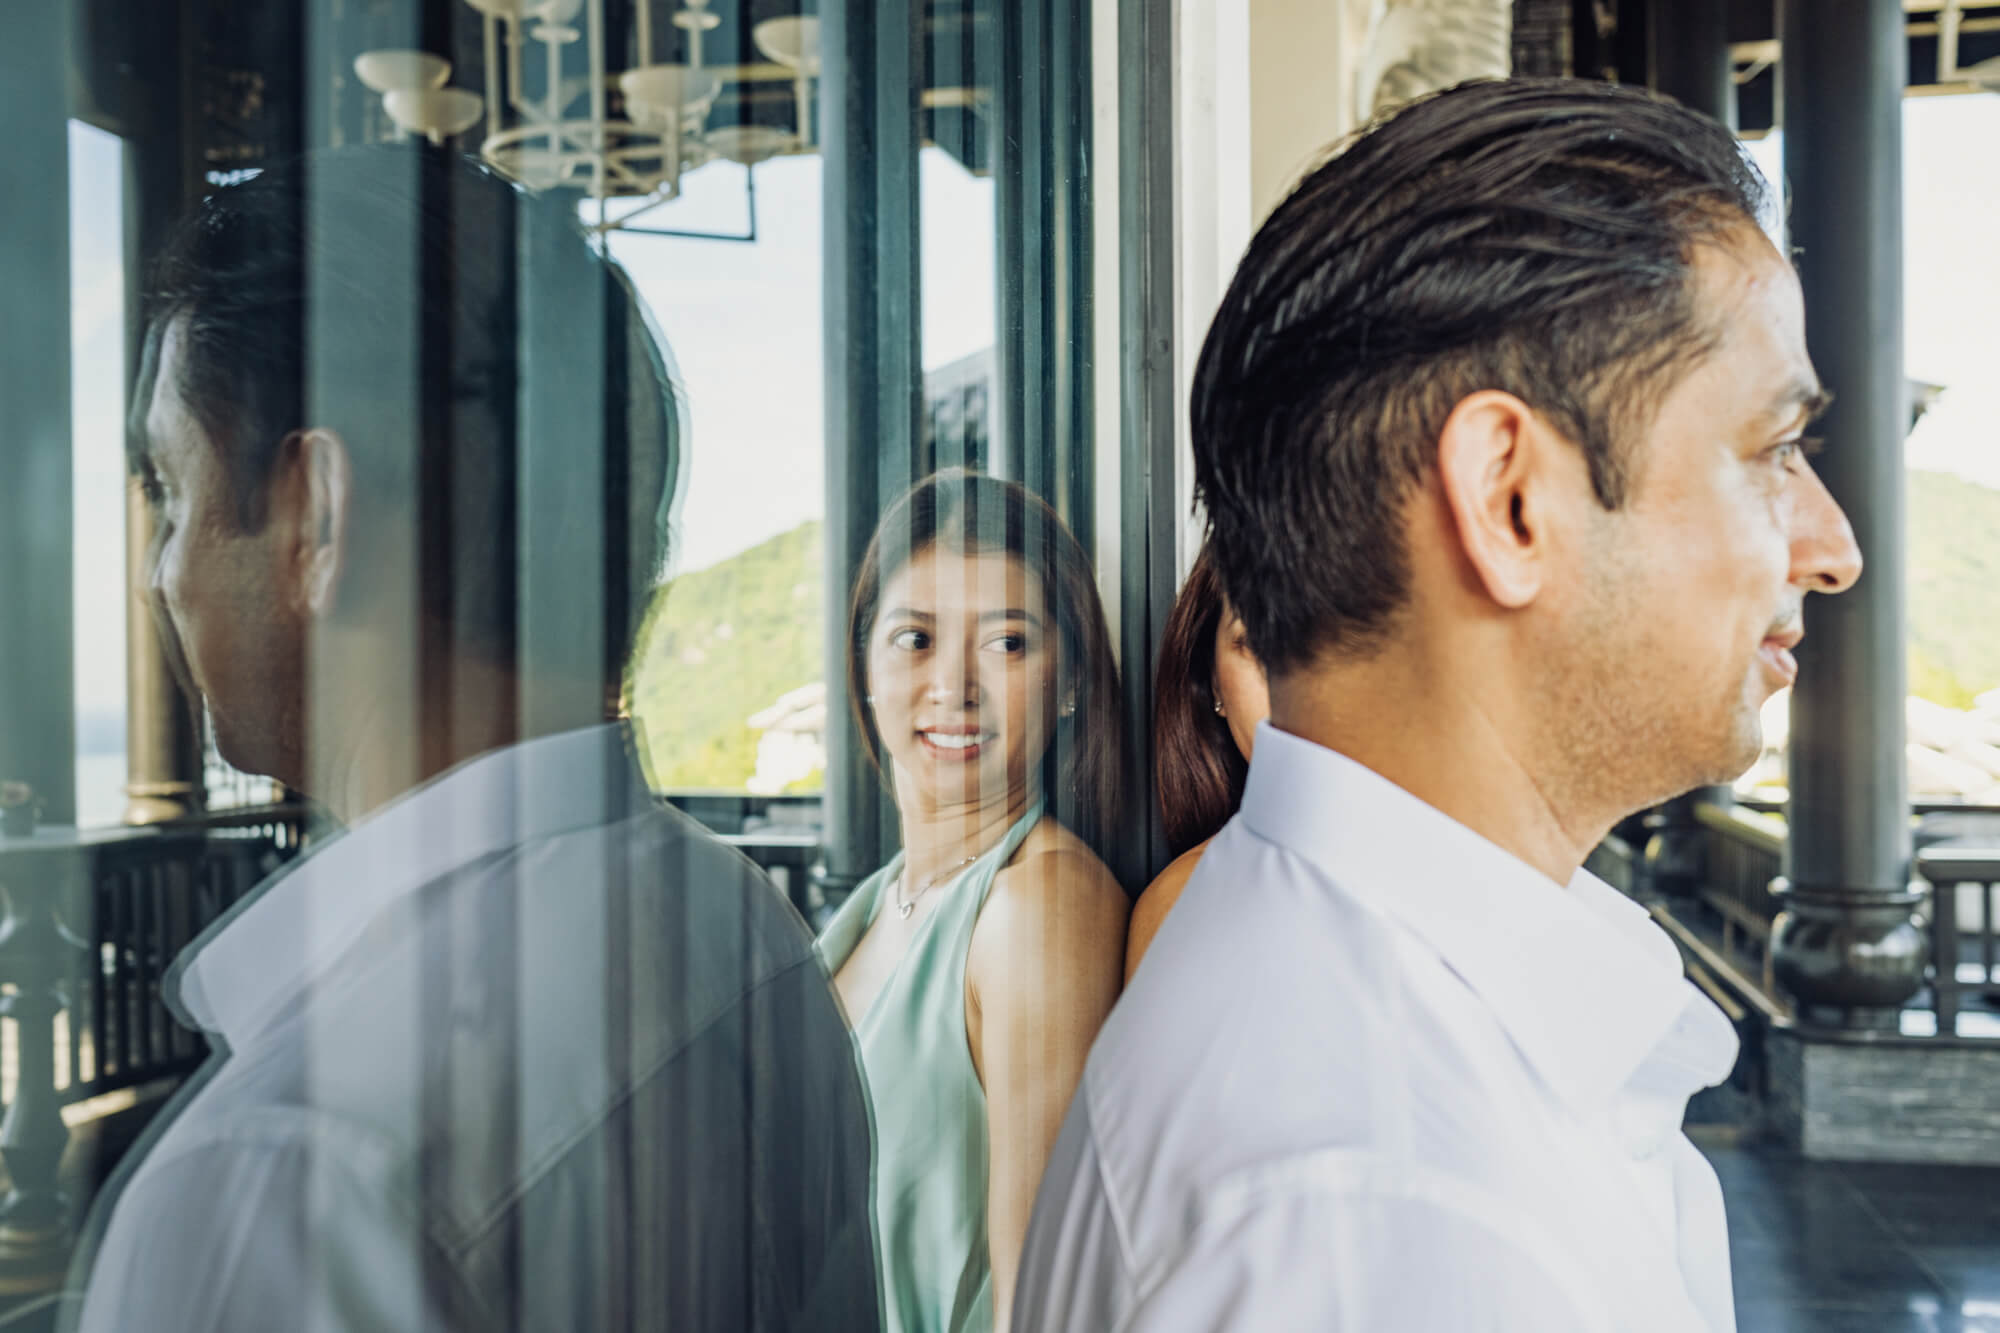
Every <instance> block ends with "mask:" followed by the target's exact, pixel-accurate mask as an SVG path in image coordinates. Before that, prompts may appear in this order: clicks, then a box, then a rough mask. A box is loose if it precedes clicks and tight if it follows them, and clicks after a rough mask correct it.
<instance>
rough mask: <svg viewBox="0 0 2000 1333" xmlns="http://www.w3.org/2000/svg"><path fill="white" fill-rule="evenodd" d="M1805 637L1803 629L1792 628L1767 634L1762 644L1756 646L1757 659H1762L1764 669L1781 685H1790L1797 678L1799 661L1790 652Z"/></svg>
mask: <svg viewBox="0 0 2000 1333" xmlns="http://www.w3.org/2000/svg"><path fill="white" fill-rule="evenodd" d="M1805 636H1806V635H1805V631H1804V630H1803V629H1799V628H1797V627H1792V628H1788V629H1784V630H1780V631H1779V632H1777V633H1775V634H1767V635H1766V636H1764V642H1763V643H1762V644H1760V645H1758V648H1757V655H1758V657H1760V658H1762V659H1763V662H1764V665H1765V667H1766V668H1767V669H1768V670H1769V671H1770V673H1771V674H1772V675H1773V676H1776V677H1777V678H1778V679H1779V681H1781V682H1782V683H1783V684H1786V685H1790V684H1791V683H1792V682H1793V681H1795V680H1797V679H1798V678H1799V659H1798V658H1796V657H1794V656H1793V655H1792V650H1793V649H1794V648H1797V647H1798V646H1799V640H1801V639H1803V638H1805Z"/></svg>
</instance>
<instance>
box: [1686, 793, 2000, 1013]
mask: <svg viewBox="0 0 2000 1333" xmlns="http://www.w3.org/2000/svg"><path fill="white" fill-rule="evenodd" d="M1915 813H1916V814H1917V815H1919V816H1920V817H1921V816H1929V815H1956V814H1974V815H1977V814H1987V813H1995V812H1994V811H1992V810H1991V809H1989V808H1986V807H1974V806H1968V805H1963V804H1940V803H1924V804H1922V805H1920V806H1919V807H1918V808H1917V810H1916V811H1915ZM1695 817H1696V819H1697V820H1698V821H1699V822H1700V823H1701V825H1702V827H1703V828H1704V829H1706V830H1707V831H1708V833H1709V835H1710V836H1709V838H1708V840H1707V843H1706V846H1705V849H1704V857H1703V860H1704V866H1703V874H1702V876H1701V882H1700V887H1699V888H1698V889H1697V890H1696V892H1695V898H1696V902H1697V904H1698V908H1697V912H1698V914H1703V915H1706V916H1707V917H1708V918H1709V924H1710V925H1712V927H1713V933H1712V935H1711V938H1712V939H1713V938H1714V936H1719V948H1717V950H1716V952H1717V953H1718V955H1719V956H1720V958H1721V959H1723V960H1725V961H1726V962H1727V964H1728V965H1729V966H1730V967H1731V968H1733V969H1734V970H1736V971H1737V972H1739V973H1741V974H1743V975H1745V976H1746V977H1749V978H1753V979H1754V980H1755V982H1756V984H1757V986H1758V988H1759V989H1760V990H1761V991H1762V992H1763V994H1764V996H1765V997H1767V998H1769V999H1771V1000H1772V1001H1774V1002H1776V1003H1778V1004H1780V1005H1782V1004H1783V1003H1784V997H1783V996H1781V995H1780V994H1779V992H1778V989H1777V987H1776V985H1775V983H1774V979H1773V976H1772V965H1771V947H1770V945H1771V930H1772V924H1773V922H1774V921H1775V919H1776V917H1777V915H1778V912H1779V911H1780V908H1781V904H1780V902H1779V900H1778V899H1777V897H1776V896H1775V895H1774V894H1772V892H1771V882H1772V881H1773V880H1774V879H1775V878H1776V877H1777V876H1778V875H1779V874H1780V873H1782V869H1783V864H1784V856H1785V838H1786V832H1785V823H1784V820H1783V819H1782V818H1781V817H1779V816H1778V815H1776V814H1773V813H1771V812H1769V811H1768V810H1765V809H1761V808H1755V807H1752V806H1749V805H1746V804H1735V805H1718V804H1712V803H1703V804H1701V805H1699V806H1697V807H1696V811H1695ZM1915 868H1916V872H1917V875H1918V877H1919V878H1921V879H1922V880H1923V881H1924V882H1925V883H1926V884H1928V885H1929V886H1930V888H1931V895H1930V902H1929V904H1928V905H1927V906H1926V907H1925V908H1922V909H1920V910H1919V916H1920V917H1923V918H1926V920H1925V922H1924V924H1925V928H1926V929H1927V930H1928V931H1929V934H1930V943H1931V964H1930V969H1929V977H1928V979H1929V995H1928V997H1926V996H1924V995H1923V994H1922V993H1921V992H1920V993H1919V997H1918V999H1917V1001H1916V1002H1915V1004H1916V1006H1917V1007H1919V1008H1922V1007H1925V1000H1926V999H1928V1007H1929V1008H1931V1009H1932V1010H1933V1011H1934V1012H1935V1014H1936V1019H1937V1026H1936V1035H1937V1036H1939V1037H1946V1038H1950V1037H1959V1036H1981V1037H1984V1036H1990V1035H1994V1034H2000V845H1993V844H1991V843H1988V842H1987V841H1985V840H1984V839H1983V838H1982V839H1981V840H1979V841H1978V842H1977V843H1972V844H1968V843H1967V842H1965V841H1960V842H1958V843H1955V844H1953V843H1946V844H1941V845H1935V846H1924V845H1923V839H1922V838H1921V837H1920V838H1919V850H1918V851H1917V854H1916V862H1915ZM1669 910H1673V909H1671V908H1670V909H1669ZM1682 910H1683V911H1685V909H1682ZM1683 924H1688V925H1693V924H1696V923H1695V922H1692V921H1689V922H1684V923H1683ZM1969 1007H1970V1008H1971V1009H1973V1010H1976V1011H1980V1012H1987V1013H1992V1014H1994V1016H1995V1017H1994V1021H1993V1023H1992V1024H1991V1025H1990V1026H1986V1025H1982V1027H1981V1028H1979V1029H1975V1030H1973V1031H1970V1032H1968V1031H1965V1030H1964V1029H1963V1027H1962V1025H1961V1023H1960V1021H1959V1020H1960V1018H1961V1016H1962V1015H1964V1014H1965V1013H1966V1012H1967V1011H1968V1008H1969ZM1913 1035H1914V1034H1913Z"/></svg>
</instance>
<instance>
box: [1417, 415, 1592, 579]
mask: <svg viewBox="0 0 2000 1333" xmlns="http://www.w3.org/2000/svg"><path fill="white" fill-rule="evenodd" d="M1560 443H1561V441H1560V439H1559V438H1558V437H1557V436H1556V435H1555V434H1554V432H1552V431H1551V430H1550V429H1549V428H1548V426H1547V425H1546V424H1545V423H1544V422H1543V421H1542V419H1541V418H1540V417H1538V416H1537V415H1535V411H1534V409H1533V408H1531V407H1529V406H1528V405H1527V404H1526V403H1524V402H1522V401H1521V400H1520V399H1519V398H1516V397H1515V396H1514V395H1513V394H1511V393H1502V392H1500V391H1499V390H1497V389H1484V390H1481V391H1480V392H1478V393H1474V394H1469V395H1467V396H1466V397H1465V398H1462V399H1460V400H1459V403H1458V405H1457V406H1456V407H1454V408H1453V409H1452V410H1451V415H1450V416H1449V417H1447V418H1446V419H1445V423H1444V430H1443V431H1442V432H1441V433H1440V434H1439V436H1438V454H1437V467H1438V482H1439V484H1440V486H1441V487H1442V488H1443V491H1444V499H1445V504H1446V505H1447V506H1448V507H1449V508H1450V510H1451V516H1452V520H1453V522H1454V524H1455V525H1456V527H1457V529H1458V540H1459V545H1460V548H1461V550H1462V551H1463V552H1464V555H1465V560H1466V563H1467V564H1469V565H1470V566H1471V567H1472V570H1473V572H1474V573H1475V574H1476V575H1477V577H1478V579H1479V581H1480V583H1481V585H1482V586H1483V587H1484V588H1485V590H1486V595H1487V596H1488V597H1491V598H1492V599H1493V601H1494V602H1495V603H1496V604H1498V605H1500V606H1502V607H1505V608H1506V609H1508V610H1510V611H1518V610H1520V609H1521V608H1523V607H1525V606H1527V605H1528V604H1529V603H1531V602H1533V601H1534V600H1535V598H1536V596H1538V595H1539V594H1540V592H1541V590H1542V582H1543V579H1544V578H1545V577H1546V575H1547V571H1548V557H1549V535H1550V534H1549V532H1548V520H1549V518H1550V510H1551V505H1552V504H1553V503H1554V502H1555V498H1554V495H1553V492H1552V490H1551V487H1552V486H1553V485H1554V484H1555V483H1556V481H1557V478H1556V477H1555V475H1554V473H1553V471H1552V470H1551V464H1552V462H1553V461H1554V460H1553V458H1552V456H1551V446H1553V445H1558V444H1560Z"/></svg>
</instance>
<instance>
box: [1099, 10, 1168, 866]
mask: <svg viewBox="0 0 2000 1333" xmlns="http://www.w3.org/2000/svg"><path fill="white" fill-rule="evenodd" d="M1118 70H1119V77H1118V157H1119V161H1118V235H1119V254H1118V264H1119V269H1118V300H1119V312H1118V325H1119V332H1120V335H1121V336H1120V338H1119V349H1120V351H1119V355H1120V359H1121V364H1120V365H1119V388H1120V398H1121V407H1122V411H1121V412H1120V413H1119V419H1120V420H1121V421H1122V423H1123V436H1122V438H1121V440H1120V444H1119V487H1120V491H1121V496H1120V503H1119V523H1120V531H1121V535H1122V537H1123V540H1122V542H1121V543H1120V546H1121V549H1122V553H1123V557H1124V568H1123V570H1122V571H1121V584H1120V592H1119V601H1120V607H1119V622H1120V623H1119V625H1118V626H1117V631H1116V632H1117V634H1118V641H1119V664H1120V667H1121V669H1122V671H1123V673H1124V686H1125V727H1126V734H1127V735H1129V736H1130V737H1131V741H1132V743H1131V745H1130V747H1129V752H1130V761H1129V762H1130V767H1129V768H1128V770H1127V777H1126V791H1127V792H1128V793H1130V799H1129V801H1128V808H1127V815H1126V817H1127V819H1128V820H1130V821H1131V826H1132V833H1131V836H1129V837H1127V838H1123V839H1121V840H1120V846H1121V847H1122V848H1123V849H1124V855H1123V857H1121V858H1120V859H1119V862H1118V864H1116V865H1114V866H1112V870H1114V871H1115V872H1116V873H1117V874H1118V875H1119V877H1120V878H1121V879H1123V880H1124V882H1125V883H1126V884H1128V885H1130V886H1132V887H1133V888H1134V889H1137V888H1138V887H1140V886H1142V885H1144V884H1145V883H1146V882H1147V881H1148V880H1149V879H1151V877H1152V876H1153V875H1155V874H1157V873H1158V872H1159V871H1160V869H1161V868H1162V867H1163V866H1165V864H1166V850H1167V843H1166V834H1165V832H1164V830H1163V829H1162V828H1161V825H1160V806H1159V802H1158V800H1157V799H1156V798H1155V795H1154V791H1153V669H1154V664H1155V663H1156V661H1157V660H1158V658H1159V647H1160V631H1161V629H1162V628H1163V627H1164V626H1165V624H1166V619H1167V612H1168V611H1169V610H1170V609H1172V607H1173V603H1174V591H1175V583H1176V580H1177V575H1178V573H1179V571H1178V569H1177V568H1176V551H1175V534H1176V533H1177V531H1178V529H1179V526H1180V517H1181V516H1180V513H1179V506H1178V504H1177V503H1176V499H1175V494H1174V408H1175V388H1174V196H1173V184H1174V59H1173V8H1172V5H1171V4H1170V3H1168V0H1131V2H1130V3H1126V4H1121V5H1119V6H1118Z"/></svg>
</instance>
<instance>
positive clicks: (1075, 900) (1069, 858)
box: [970, 819, 1131, 980]
mask: <svg viewBox="0 0 2000 1333" xmlns="http://www.w3.org/2000/svg"><path fill="white" fill-rule="evenodd" d="M1130 911H1131V898H1130V897H1129V896H1128V895H1127V894H1126V892H1125V890H1124V887H1123V886H1121V885H1120V884H1119V883H1118V880H1117V878H1116V877H1115V876H1114V875H1112V873H1111V871H1110V869H1109V868H1108V867H1107V866H1106V865H1105V864H1104V862H1103V861H1101V860H1099V859H1098V858H1097V855H1096V853H1094V852H1092V851H1091V850H1090V848H1089V846H1088V845H1087V844H1086V843H1085V842H1084V841H1083V840H1082V839H1081V838H1079V837H1077V836H1076V835H1075V834H1073V833H1071V832H1070V831H1069V830H1067V829H1065V828H1063V827H1062V826H1061V825H1059V824H1057V823H1056V822H1055V821H1054V820H1053V819H1045V820H1043V821H1042V823H1041V824H1040V825H1039V826H1038V827H1037V828H1036V829H1035V830H1034V832H1032V833H1030V834H1029V835H1028V837H1027V838H1025V839H1023V840H1022V844H1021V849H1020V851H1018V852H1016V853H1015V854H1014V857H1013V859H1012V860H1011V861H1009V862H1008V863H1007V865H1006V866H1005V867H1004V868H1003V869H1002V870H1001V871H1000V873H999V874H998V875H996V876H994V878H993V889H992V891H991V892H990V893H989V894H988V895H987V898H986V905H985V906H984V907H982V908H981V909H980V912H979V922H978V924H977V925H976V926H974V927H973V932H972V956H971V959H970V967H971V969H972V971H973V973H974V975H975V978H976V977H977V975H978V974H980V973H982V972H984V971H985V970H987V969H986V964H988V963H990V964H992V965H993V966H995V967H997V968H999V969H1000V970H1001V971H1008V970H1011V969H1013V968H1015V967H1016V965H1017V964H1018V961H1019V959H1020V956H1021V953H1020V951H1021V950H1024V949H1031V950H1035V951H1037V952H1041V953H1044V954H1045V955H1046V954H1047V951H1048V950H1049V949H1050V948H1051V947H1052V946H1053V948H1054V949H1055V951H1056V954H1057V955H1059V956H1067V957H1068V958H1070V959H1071V960H1072V961H1076V962H1081V961H1083V960H1085V959H1097V958H1103V957H1106V956H1109V957H1110V958H1111V959H1112V960H1113V962H1112V964H1111V966H1112V969H1113V974H1114V980H1115V975H1116V972H1117V968H1118V960H1120V959H1121V958H1122V955H1123V952H1124V948H1125V921H1126V917H1127V915H1128V914H1129V913H1130ZM1090 966H1095V964H1094V963H1092V964H1090Z"/></svg>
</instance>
